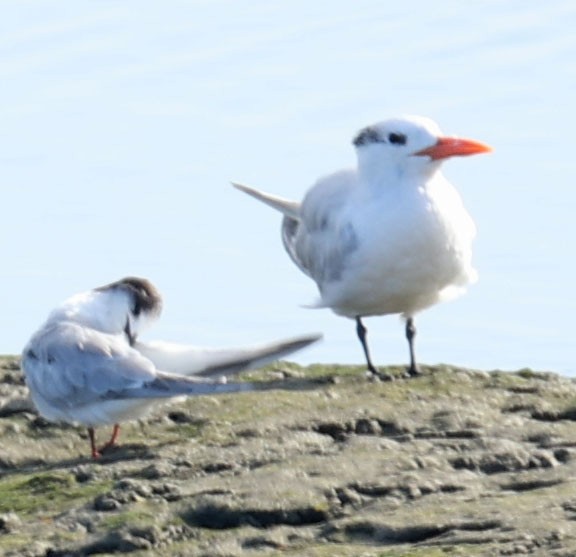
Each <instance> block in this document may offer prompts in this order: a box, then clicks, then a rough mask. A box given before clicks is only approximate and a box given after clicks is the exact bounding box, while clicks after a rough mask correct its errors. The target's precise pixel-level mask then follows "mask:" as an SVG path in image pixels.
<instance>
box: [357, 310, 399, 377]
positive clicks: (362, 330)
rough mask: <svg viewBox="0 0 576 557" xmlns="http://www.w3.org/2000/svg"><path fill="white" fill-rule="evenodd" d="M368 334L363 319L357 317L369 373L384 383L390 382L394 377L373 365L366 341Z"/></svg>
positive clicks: (358, 330)
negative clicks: (381, 371)
mask: <svg viewBox="0 0 576 557" xmlns="http://www.w3.org/2000/svg"><path fill="white" fill-rule="evenodd" d="M366 332H367V329H366V327H364V323H362V319H361V318H360V316H359V315H358V316H356V334H357V335H358V338H359V339H360V344H362V349H363V350H364V356H366V365H367V366H368V371H370V373H373V374H374V375H375V376H376V377H379V378H380V379H381V380H383V381H390V380H391V379H392V377H391V376H390V375H387V374H385V373H380V372H379V371H378V370H377V369H376V368H375V367H374V364H373V363H372V359H371V358H370V350H369V349H368V341H367V340H366Z"/></svg>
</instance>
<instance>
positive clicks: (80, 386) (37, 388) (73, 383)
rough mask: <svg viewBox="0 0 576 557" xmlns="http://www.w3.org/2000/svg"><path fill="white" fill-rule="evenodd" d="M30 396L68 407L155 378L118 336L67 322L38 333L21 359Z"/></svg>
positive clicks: (149, 365) (144, 361)
mask: <svg viewBox="0 0 576 557" xmlns="http://www.w3.org/2000/svg"><path fill="white" fill-rule="evenodd" d="M22 368H23V370H24V374H25V376H26V382H27V384H28V386H29V388H30V390H31V391H33V392H36V393H37V394H38V395H40V396H41V397H42V398H44V399H45V400H46V401H48V402H50V403H53V404H56V405H63V406H66V407H74V406H82V405H84V404H89V403H91V402H96V401H98V400H105V399H107V398H109V397H110V396H111V395H112V396H114V393H118V392H122V391H125V390H127V389H131V388H139V387H141V386H143V385H145V384H147V383H149V382H151V381H153V380H154V379H155V378H156V370H155V368H154V365H153V364H152V362H150V361H149V360H147V359H146V358H144V357H143V356H142V355H140V354H139V353H138V352H137V351H136V350H134V349H132V348H131V347H130V346H129V344H128V343H127V342H126V341H125V339H123V338H122V337H117V336H115V335H107V334H104V333H100V332H98V331H95V330H92V329H87V328H85V327H81V326H80V325H77V324H75V323H70V322H65V323H56V324H52V325H47V326H46V327H44V328H43V329H41V330H40V331H39V332H38V333H36V334H35V335H34V336H33V337H32V339H31V340H30V342H29V343H28V345H27V346H26V348H25V349H24V352H23V354H22Z"/></svg>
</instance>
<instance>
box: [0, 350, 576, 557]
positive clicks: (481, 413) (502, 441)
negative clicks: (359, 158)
mask: <svg viewBox="0 0 576 557" xmlns="http://www.w3.org/2000/svg"><path fill="white" fill-rule="evenodd" d="M386 371H387V372H388V373H392V374H396V375H400V374H401V373H402V370H401V369H400V368H397V367H396V368H395V367H391V368H387V369H386ZM245 377H250V378H251V379H274V380H278V377H284V378H285V381H286V382H287V383H286V387H287V388H286V390H276V391H267V392H260V393H242V394H239V395H225V396H220V397H199V398H194V399H189V400H187V401H186V402H184V403H179V404H173V405H165V406H163V407H159V409H158V410H157V411H156V412H155V413H154V414H153V415H151V416H150V417H149V418H147V419H145V420H141V421H139V422H136V423H132V424H126V426H124V427H123V428H122V434H121V437H120V443H121V445H120V446H119V447H117V448H115V449H114V450H112V451H110V452H109V453H107V454H105V455H103V457H102V458H101V459H100V460H98V461H92V460H91V459H90V458H89V456H88V445H87V441H86V436H85V432H84V431H83V430H82V429H81V428H75V427H70V426H65V427H63V426H60V425H57V424H50V423H47V422H45V421H43V420H41V419H39V418H38V417H37V416H36V415H35V413H34V412H33V410H32V408H31V406H30V405H29V403H27V399H26V388H25V386H24V384H23V381H22V379H21V375H20V373H19V371H18V366H17V360H15V359H14V358H8V357H6V358H4V359H3V360H0V431H1V432H2V447H1V449H0V555H6V556H25V557H26V556H27V557H64V556H66V557H68V556H82V555H118V554H122V553H126V554H130V555H134V556H138V555H159V556H168V555H170V556H179V555H181V556H194V557H195V556H198V557H208V556H210V557H215V556H216V557H218V556H221V557H235V556H238V557H240V556H246V557H252V556H262V557H268V556H280V555H282V556H296V555H302V556H311V557H314V556H318V557H321V556H329V555H330V556H334V555H338V556H344V557H346V556H354V557H356V556H359V555H362V556H363V557H383V556H390V557H400V556H402V557H419V556H426V557H439V556H442V555H458V556H468V555H470V556H484V555H486V556H488V555H490V556H493V555H528V554H529V555H546V556H553V557H568V556H569V555H576V482H574V478H575V477H576V424H575V423H574V421H576V383H575V382H574V381H573V380H572V379H569V378H563V377H560V376H558V375H555V374H552V373H536V372H532V371H530V370H521V371H519V372H514V373H509V372H501V371H494V372H481V371H474V370H467V369H462V368H456V367H452V366H447V365H438V366H427V367H424V374H423V376H422V377H419V378H416V379H399V380H398V381H392V382H386V383H381V382H378V381H373V380H370V379H369V378H367V377H366V375H365V374H364V370H363V368H362V367H358V366H356V367H354V366H337V365H312V366H308V367H300V366H297V365H296V364H293V363H288V362H280V363H278V364H275V365H274V366H269V367H267V368H265V369H264V370H259V371H256V372H252V373H247V374H245Z"/></svg>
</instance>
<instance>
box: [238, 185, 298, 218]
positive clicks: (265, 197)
mask: <svg viewBox="0 0 576 557" xmlns="http://www.w3.org/2000/svg"><path fill="white" fill-rule="evenodd" d="M232 185H233V186H234V187H235V188H236V189H238V190H240V191H243V192H244V193H247V194H248V195H251V196H252V197H254V198H256V199H258V200H259V201H262V203H266V205H269V206H270V207H272V208H273V209H276V210H277V211H280V212H281V213H282V214H284V215H286V216H287V217H290V218H292V219H295V220H299V219H300V203H298V202H297V201H290V200H289V199H284V198H282V197H278V196H275V195H272V194H270V193H265V192H263V191H259V190H256V189H254V188H251V187H249V186H244V185H242V184H237V183H235V182H232Z"/></svg>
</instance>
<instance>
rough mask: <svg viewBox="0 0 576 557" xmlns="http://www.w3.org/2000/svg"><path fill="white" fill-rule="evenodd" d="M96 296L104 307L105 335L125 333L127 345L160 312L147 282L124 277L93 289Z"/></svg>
mask: <svg viewBox="0 0 576 557" xmlns="http://www.w3.org/2000/svg"><path fill="white" fill-rule="evenodd" d="M93 292H94V293H95V294H96V297H99V298H101V301H102V302H104V304H105V306H106V313H107V321H108V323H109V326H110V328H111V329H114V330H110V331H109V332H112V333H118V332H122V331H123V332H125V333H126V335H127V336H128V337H129V339H130V340H131V342H133V341H134V339H135V338H136V335H137V334H138V333H139V332H140V331H141V330H142V329H143V328H145V327H146V326H147V325H148V324H149V323H150V322H151V321H153V320H154V319H156V318H157V317H158V316H159V315H160V312H161V311H162V297H161V296H160V293H159V292H158V290H156V287H155V286H154V285H153V284H152V283H151V282H150V281H149V280H146V279H143V278H138V277H126V278H123V279H121V280H118V281H116V282H112V283H110V284H107V285H105V286H100V287H99V288H95V289H94V291H93Z"/></svg>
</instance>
